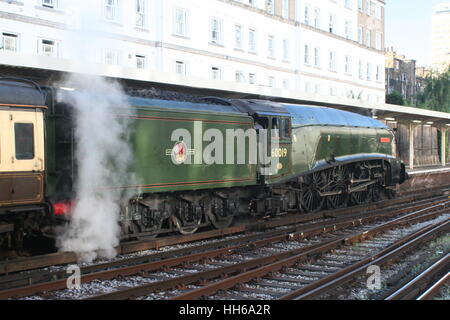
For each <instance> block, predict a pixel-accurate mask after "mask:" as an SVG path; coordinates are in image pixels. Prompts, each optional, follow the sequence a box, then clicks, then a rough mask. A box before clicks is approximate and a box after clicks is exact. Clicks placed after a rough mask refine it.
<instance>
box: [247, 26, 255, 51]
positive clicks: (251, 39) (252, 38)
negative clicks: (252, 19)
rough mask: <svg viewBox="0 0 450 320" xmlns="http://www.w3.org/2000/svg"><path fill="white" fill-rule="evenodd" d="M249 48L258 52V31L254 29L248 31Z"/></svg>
mask: <svg viewBox="0 0 450 320" xmlns="http://www.w3.org/2000/svg"><path fill="white" fill-rule="evenodd" d="M248 50H249V51H250V52H253V53H256V31H255V30H254V29H250V30H249V31H248Z"/></svg>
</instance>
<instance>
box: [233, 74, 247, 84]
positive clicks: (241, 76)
mask: <svg viewBox="0 0 450 320" xmlns="http://www.w3.org/2000/svg"><path fill="white" fill-rule="evenodd" d="M235 76H236V82H238V83H243V82H245V76H244V73H243V72H242V71H236V74H235Z"/></svg>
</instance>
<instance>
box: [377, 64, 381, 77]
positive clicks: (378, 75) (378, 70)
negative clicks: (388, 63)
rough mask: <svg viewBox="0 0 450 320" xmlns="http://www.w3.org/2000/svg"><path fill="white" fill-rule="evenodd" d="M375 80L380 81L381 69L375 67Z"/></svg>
mask: <svg viewBox="0 0 450 320" xmlns="http://www.w3.org/2000/svg"><path fill="white" fill-rule="evenodd" d="M376 80H377V81H381V67H380V66H377V74H376Z"/></svg>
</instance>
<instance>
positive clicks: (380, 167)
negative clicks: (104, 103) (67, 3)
mask: <svg viewBox="0 0 450 320" xmlns="http://www.w3.org/2000/svg"><path fill="white" fill-rule="evenodd" d="M70 94H71V93H70V92H69V93H68V92H63V93H61V91H60V89H57V88H50V87H46V88H42V87H39V86H37V85H35V84H34V83H32V82H29V81H19V80H7V79H4V80H1V81H0V106H1V109H0V148H1V149H0V188H1V194H0V239H1V240H3V241H4V242H10V241H11V239H12V240H13V242H14V243H15V244H20V242H21V239H22V238H23V236H24V235H28V234H33V233H47V232H50V230H51V228H52V226H53V225H54V224H55V223H56V222H55V221H56V220H58V219H55V217H56V218H61V217H63V215H64V214H66V213H67V211H70V207H71V206H70V203H71V201H73V200H74V199H75V198H76V195H75V190H74V185H75V182H76V178H77V163H76V155H75V152H76V144H77V141H76V137H75V135H74V126H75V123H74V116H73V108H72V107H71V105H70V104H69V103H68V102H67V101H69V100H70V99H64V98H63V97H64V96H66V95H70ZM128 104H129V106H131V109H132V112H131V113H125V112H122V111H121V109H120V108H117V109H116V110H111V112H112V114H113V115H114V116H115V117H123V118H124V119H126V120H127V121H129V122H130V128H131V129H130V141H129V143H130V145H131V149H132V153H133V164H132V169H133V175H134V176H135V177H137V179H136V180H137V181H138V183H132V182H131V181H128V182H127V181H123V183H122V184H121V185H117V186H108V187H110V188H120V189H122V190H126V191H127V194H129V195H130V196H129V199H127V202H126V204H125V205H124V206H123V209H122V212H121V218H120V219H121V221H120V223H121V226H122V230H123V237H124V238H127V237H154V236H158V235H163V234H167V233H170V232H173V231H178V232H180V233H182V234H190V233H194V232H196V231H197V230H198V228H200V227H202V226H208V225H212V226H214V227H216V228H222V227H226V226H229V225H230V224H231V223H232V222H233V220H234V219H235V218H236V217H237V216H244V215H247V216H253V217H254V218H255V219H258V218H259V219H260V218H262V217H266V216H272V215H277V214H285V213H287V212H290V211H292V212H314V211H318V210H321V209H323V208H340V207H344V206H347V205H355V204H364V203H366V202H369V201H378V200H380V199H382V198H385V197H392V196H393V195H394V192H395V188H396V186H397V185H398V184H400V183H402V182H403V181H405V179H406V178H407V174H406V172H405V166H404V164H403V163H401V161H399V160H398V159H396V157H395V138H394V135H393V133H392V131H391V130H390V129H389V128H388V127H387V126H385V125H384V124H382V123H380V122H378V121H376V120H374V119H372V118H368V117H364V116H361V115H358V114H353V113H349V112H344V111H338V110H335V109H331V108H323V107H314V106H305V105H292V104H282V103H281V104H280V103H273V102H269V101H259V100H229V99H219V98H203V99H193V101H190V102H186V101H173V100H172V101H171V100H162V99H149V98H141V97H132V96H129V97H128ZM230 132H234V133H236V132H244V133H248V132H254V135H255V136H254V138H256V139H257V141H260V138H261V137H262V135H266V136H267V138H266V141H268V142H267V145H266V146H267V150H264V152H262V153H264V154H265V156H267V157H268V158H271V159H273V160H276V167H275V170H274V171H273V172H271V173H270V174H262V172H263V171H262V169H263V167H264V164H263V163H262V162H261V161H256V162H252V161H248V160H249V159H250V158H251V155H252V154H258V152H260V150H257V149H258V148H260V146H261V144H257V147H256V149H255V147H254V145H253V144H252V143H251V141H252V137H253V136H252V135H251V134H247V135H246V136H245V137H244V139H245V141H246V143H245V141H244V149H238V144H239V143H238V142H239V141H238V140H239V138H238V136H237V135H230V134H229V133H230ZM181 133H184V135H183V134H181ZM211 133H214V134H211ZM218 136H222V137H225V139H226V138H230V137H231V140H226V141H223V142H225V143H222V144H215V147H214V152H210V153H209V154H210V155H214V156H216V155H217V152H218V153H221V154H224V155H225V160H223V161H220V159H219V160H217V159H216V161H208V159H205V154H206V153H207V152H206V151H207V150H210V149H211V145H213V144H214V143H217V142H218V141H217V137H218ZM262 140H264V139H262ZM230 145H232V147H231V151H233V152H232V153H231V154H232V155H231V156H230V155H229V154H230ZM219 151H220V152H219ZM243 154H245V155H247V157H246V159H247V161H245V162H242V161H239V157H242V155H243ZM227 157H228V158H227ZM206 158H207V157H206ZM209 160H211V159H209ZM258 160H260V159H259V158H258ZM105 192H107V191H105Z"/></svg>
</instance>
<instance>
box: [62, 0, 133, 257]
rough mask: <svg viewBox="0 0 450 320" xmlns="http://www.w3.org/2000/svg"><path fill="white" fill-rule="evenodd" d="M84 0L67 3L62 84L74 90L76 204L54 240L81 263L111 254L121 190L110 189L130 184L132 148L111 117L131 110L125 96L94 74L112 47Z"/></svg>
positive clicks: (121, 123)
mask: <svg viewBox="0 0 450 320" xmlns="http://www.w3.org/2000/svg"><path fill="white" fill-rule="evenodd" d="M89 3H90V1H88V0H81V1H79V0H77V1H72V4H73V6H72V7H71V9H70V10H71V12H72V15H73V17H78V18H79V19H80V20H79V21H75V22H74V23H73V24H74V28H73V30H72V31H71V32H70V33H69V34H70V38H69V39H67V42H68V44H69V46H70V48H71V52H73V54H74V59H76V60H77V61H76V62H74V63H73V65H72V67H73V68H74V69H75V71H77V72H79V73H73V74H71V75H70V76H69V77H68V78H67V79H65V81H64V83H62V84H60V85H61V86H63V87H72V88H74V89H75V90H74V91H73V92H72V93H71V94H70V95H69V96H70V98H69V100H70V101H66V102H68V103H70V104H71V105H72V106H73V107H74V123H75V140H76V160H77V168H78V172H77V177H76V180H75V189H76V202H75V206H74V208H73V211H72V216H71V221H70V224H69V225H68V227H67V229H66V230H65V232H64V233H63V234H62V235H61V237H60V238H59V239H58V246H59V248H60V250H61V251H73V252H76V253H77V254H78V256H79V258H80V259H81V260H83V261H92V260H94V259H96V258H111V257H114V256H115V255H116V250H115V246H117V245H118V244H119V236H120V227H119V225H118V218H119V214H120V204H121V202H122V201H123V200H124V199H126V195H124V194H123V193H122V192H121V191H119V190H116V189H111V188H109V187H112V186H119V185H123V184H124V183H125V182H127V181H128V182H130V180H132V179H131V178H130V173H129V171H130V170H129V169H130V165H131V163H132V152H131V149H130V146H129V143H128V140H129V137H128V132H129V123H128V122H127V120H125V119H124V118H117V117H114V116H113V114H117V108H120V114H131V110H130V108H129V107H127V101H126V97H125V95H124V94H123V92H122V90H121V88H120V86H119V85H118V84H116V83H113V82H110V81H107V80H106V79H104V78H102V77H100V76H96V75H95V74H92V73H96V71H95V70H96V68H98V64H96V63H95V62H96V60H98V53H99V52H101V50H102V49H104V48H105V47H107V48H111V46H112V42H110V43H108V40H106V39H105V37H104V36H101V34H102V27H103V26H102V25H101V24H100V22H99V21H101V19H100V17H99V12H96V11H93V10H95V9H91V8H92V3H91V6H89Z"/></svg>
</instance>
